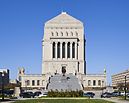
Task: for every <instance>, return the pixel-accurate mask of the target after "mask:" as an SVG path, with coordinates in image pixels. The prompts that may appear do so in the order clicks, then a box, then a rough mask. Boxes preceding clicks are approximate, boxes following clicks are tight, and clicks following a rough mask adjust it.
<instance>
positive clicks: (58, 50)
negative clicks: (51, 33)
mask: <svg viewBox="0 0 129 103" xmlns="http://www.w3.org/2000/svg"><path fill="white" fill-rule="evenodd" d="M57 58H60V43H59V42H58V43H57Z"/></svg>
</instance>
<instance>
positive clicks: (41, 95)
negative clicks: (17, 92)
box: [38, 92, 48, 97]
mask: <svg viewBox="0 0 129 103" xmlns="http://www.w3.org/2000/svg"><path fill="white" fill-rule="evenodd" d="M47 95H48V93H47V92H44V93H42V94H40V95H39V96H38V97H44V96H45V97H46V96H47Z"/></svg>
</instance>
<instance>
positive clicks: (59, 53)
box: [42, 12, 86, 74]
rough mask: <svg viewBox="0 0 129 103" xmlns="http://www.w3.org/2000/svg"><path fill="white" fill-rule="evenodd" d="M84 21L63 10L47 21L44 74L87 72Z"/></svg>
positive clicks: (44, 40) (45, 28)
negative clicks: (63, 71) (64, 70)
mask: <svg viewBox="0 0 129 103" xmlns="http://www.w3.org/2000/svg"><path fill="white" fill-rule="evenodd" d="M84 43H85V38H84V27H83V23H82V22H81V21H79V20H77V19H75V18H73V17H72V16H70V15H68V14H67V13H65V12H63V13H61V14H60V15H58V16H56V17H55V18H53V19H51V20H49V21H48V22H46V23H45V27H44V38H43V42H42V47H43V62H42V74H47V73H51V74H54V73H61V71H62V68H65V69H66V73H68V74H69V73H74V74H75V73H82V74H84V72H85V69H86V68H85V46H84Z"/></svg>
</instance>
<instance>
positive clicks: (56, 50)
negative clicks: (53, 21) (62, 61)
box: [55, 42, 57, 59]
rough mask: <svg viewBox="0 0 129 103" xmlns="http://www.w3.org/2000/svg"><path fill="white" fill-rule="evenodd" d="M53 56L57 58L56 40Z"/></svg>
mask: <svg viewBox="0 0 129 103" xmlns="http://www.w3.org/2000/svg"><path fill="white" fill-rule="evenodd" d="M55 58H56V59H57V42H55Z"/></svg>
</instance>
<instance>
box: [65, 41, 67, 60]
mask: <svg viewBox="0 0 129 103" xmlns="http://www.w3.org/2000/svg"><path fill="white" fill-rule="evenodd" d="M67 44H68V43H67V42H65V58H66V59H67Z"/></svg>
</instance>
